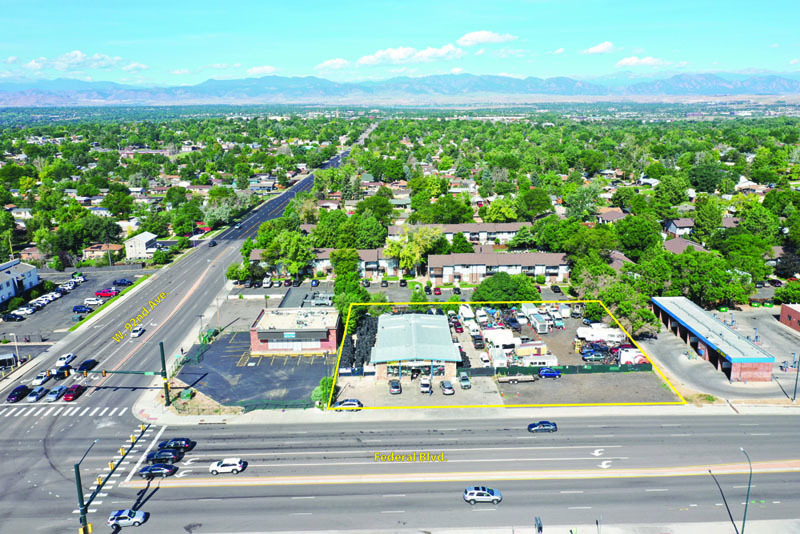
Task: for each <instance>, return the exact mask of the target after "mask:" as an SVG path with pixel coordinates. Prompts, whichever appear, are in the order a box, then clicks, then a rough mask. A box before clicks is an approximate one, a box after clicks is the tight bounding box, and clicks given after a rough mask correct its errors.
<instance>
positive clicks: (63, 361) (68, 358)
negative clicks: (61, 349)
mask: <svg viewBox="0 0 800 534" xmlns="http://www.w3.org/2000/svg"><path fill="white" fill-rule="evenodd" d="M75 358H77V356H75V353H73V352H67V353H66V354H62V355H61V356H59V357H58V360H56V365H67V364H68V363H72V361H73V360H74V359H75Z"/></svg>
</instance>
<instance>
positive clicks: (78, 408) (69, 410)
mask: <svg viewBox="0 0 800 534" xmlns="http://www.w3.org/2000/svg"><path fill="white" fill-rule="evenodd" d="M80 409H81V407H80V406H75V407H69V408H67V409H66V410H64V413H62V414H61V416H62V417H64V416H68V415H72V414H73V413H75V412H77V411H78V410H80Z"/></svg>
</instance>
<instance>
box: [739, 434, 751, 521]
mask: <svg viewBox="0 0 800 534" xmlns="http://www.w3.org/2000/svg"><path fill="white" fill-rule="evenodd" d="M739 450H740V451H742V452H743V453H744V455H745V456H747V463H748V464H749V465H750V478H749V479H748V480H747V500H746V501H744V517H743V518H742V534H744V526H745V523H747V505H748V504H750V486H751V485H752V483H753V462H751V461H750V455H749V454H747V451H746V450H744V447H739Z"/></svg>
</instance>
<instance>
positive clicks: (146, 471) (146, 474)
mask: <svg viewBox="0 0 800 534" xmlns="http://www.w3.org/2000/svg"><path fill="white" fill-rule="evenodd" d="M177 471H178V468H177V467H175V466H174V465H170V464H153V465H148V466H146V467H142V468H141V469H139V476H140V477H142V478H143V479H145V480H150V479H153V478H156V477H161V478H166V477H168V476H171V475H174V474H175V473H176V472H177Z"/></svg>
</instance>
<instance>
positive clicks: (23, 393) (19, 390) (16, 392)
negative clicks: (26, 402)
mask: <svg viewBox="0 0 800 534" xmlns="http://www.w3.org/2000/svg"><path fill="white" fill-rule="evenodd" d="M30 392H31V390H30V388H29V387H28V386H25V385H22V386H17V387H15V388H14V389H13V390H11V393H9V394H8V397H6V402H19V401H21V400H22V399H24V398H25V397H27V396H28V393H30Z"/></svg>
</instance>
